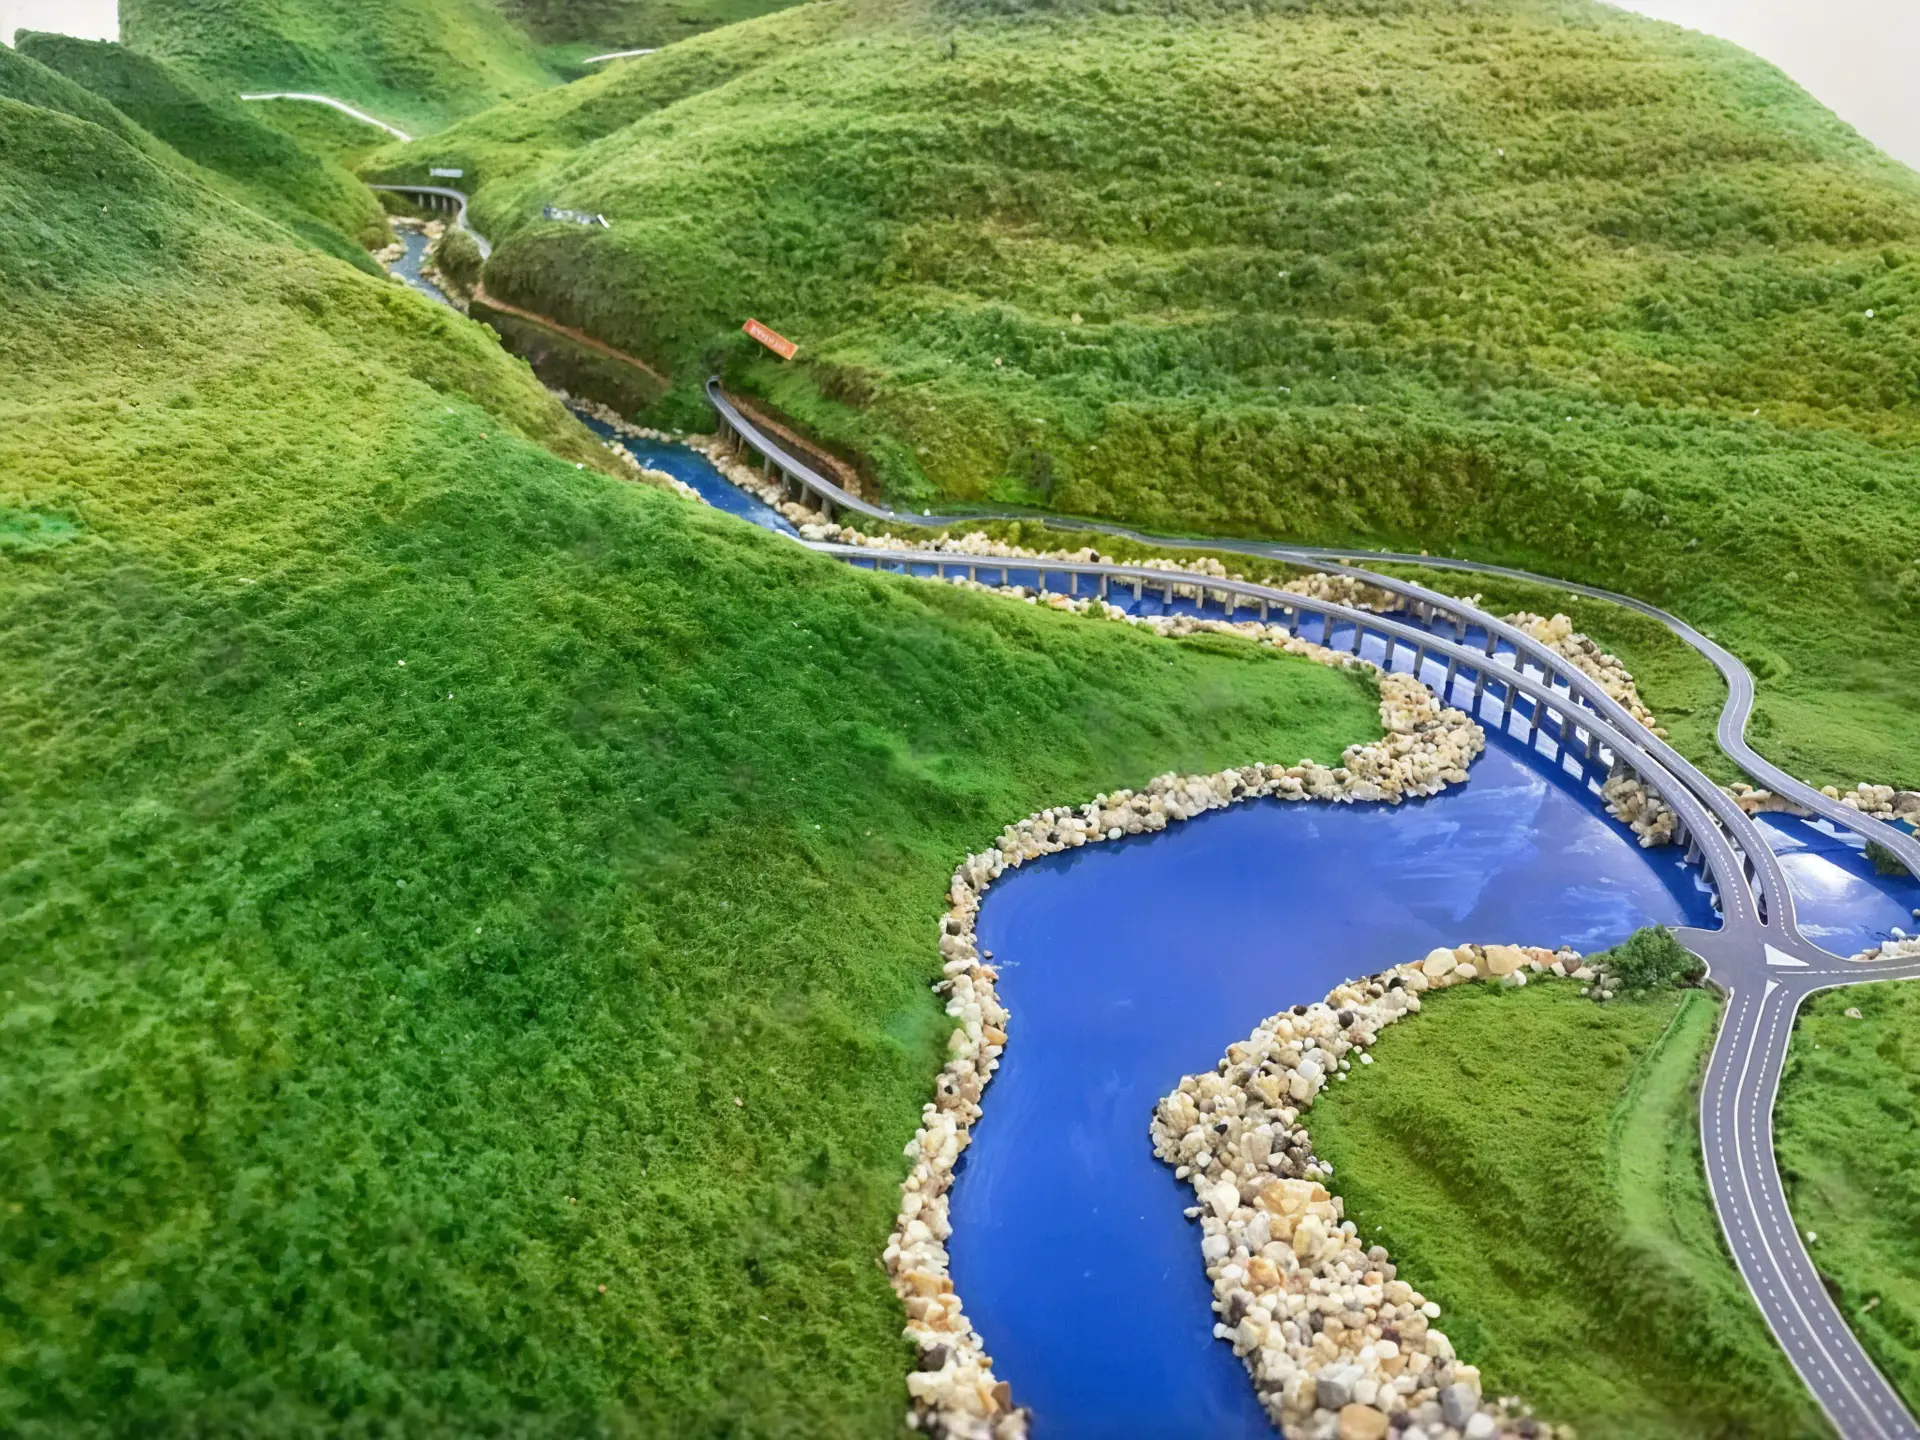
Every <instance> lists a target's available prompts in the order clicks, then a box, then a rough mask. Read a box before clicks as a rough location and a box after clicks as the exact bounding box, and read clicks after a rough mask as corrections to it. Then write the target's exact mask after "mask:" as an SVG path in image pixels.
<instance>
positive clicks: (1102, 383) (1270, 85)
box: [369, 0, 1920, 785]
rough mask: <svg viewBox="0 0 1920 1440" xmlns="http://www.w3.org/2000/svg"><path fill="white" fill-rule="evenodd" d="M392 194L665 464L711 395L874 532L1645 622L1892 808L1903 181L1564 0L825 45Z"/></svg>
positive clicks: (803, 31) (1919, 250) (1787, 88)
mask: <svg viewBox="0 0 1920 1440" xmlns="http://www.w3.org/2000/svg"><path fill="white" fill-rule="evenodd" d="M429 162H431V163H444V164H454V165H459V166H461V167H463V168H464V169H465V170H466V171H467V176H468V181H469V183H472V184H475V185H476V186H477V195H476V200H475V217H476V223H478V224H479V225H480V227H481V228H482V229H483V230H485V231H486V232H487V234H488V235H489V236H491V237H492V238H493V239H494V240H495V242H496V244H497V245H498V250H497V252H496V255H495V258H494V260H493V262H492V264H491V265H490V266H489V269H488V272H487V279H486V283H487V287H488V289H489V290H490V291H492V292H493V293H495V294H497V295H499V296H501V297H502V298H503V299H506V300H509V301H512V302H514V303H516V304H520V305H523V306H525V307H526V308H528V309H531V310H535V311H538V312H540V313H542V314H545V315H549V316H552V317H554V318H556V319H558V320H560V321H561V322H563V323H567V324H572V325H577V326H579V327H580V328H583V329H585V330H587V331H589V332H590V333H592V334H594V335H596V336H598V337H599V338H600V339H602V340H604V341H606V342H607V343H609V344H612V345H615V346H617V347H619V348H621V349H623V350H627V351H630V352H633V353H636V354H639V355H642V356H644V357H646V358H647V359H649V360H650V361H651V362H653V363H655V364H656V365H658V366H659V367H660V368H662V369H665V370H668V371H670V372H671V373H673V374H675V375H676V376H678V377H682V379H683V380H684V382H685V385H686V386H687V389H686V390H685V391H684V393H683V394H682V395H681V396H680V397H679V400H678V405H679V408H678V409H676V410H673V411H672V412H671V416H672V418H673V419H674V422H675V423H691V422H692V418H693V416H694V414H695V408H694V407H695V405H696V403H697V395H696V394H695V393H694V391H693V388H692V387H693V386H694V385H696V384H697V382H698V380H699V379H701V378H702V377H703V376H704V374H705V368H704V366H703V363H702V362H703V361H705V360H706V359H709V358H718V359H719V360H721V361H722V363H723V364H724V366H725V368H726V369H727V371H728V374H729V380H730V383H732V384H735V385H737V386H739V387H741V388H744V389H746V390H750V391H753V392H757V393H758V394H760V395H761V396H762V397H763V398H765V399H766V400H768V401H770V402H771V403H772V404H774V405H775V406H777V407H778V408H779V409H780V410H781V411H782V412H784V413H785V414H786V415H787V416H788V417H789V418H791V419H793V420H795V421H797V422H799V423H800V424H802V425H803V426H804V427H805V428H807V429H808V430H809V431H811V432H812V433H813V434H815V435H816V436H818V437H819V438H821V439H822V440H823V441H824V442H827V443H829V444H831V445H833V446H835V447H836V448H837V449H839V450H840V451H842V452H843V453H845V454H847V455H849V456H854V457H858V458H859V459H860V461H861V463H862V464H863V466H864V467H865V468H866V469H867V470H868V472H869V473H870V475H871V477H872V478H873V479H874V480H875V481H876V482H878V483H879V484H880V485H881V486H882V487H883V488H884V489H885V490H886V491H887V493H889V494H890V495H892V496H893V497H894V498H896V499H897V500H901V501H909V502H918V501H921V500H930V499H931V498H932V497H934V496H935V495H944V496H949V497H956V498H977V497H983V496H991V497H996V498H999V499H1003V500H1016V501H1027V502H1031V503H1034V504H1036V505H1042V506H1045V507H1048V508H1051V509H1054V510H1057V511H1064V512H1071V513H1080V514H1090V515H1100V516H1107V517H1113V518H1123V519H1126V520H1129V521H1133V522H1136V523H1138V524H1141V525H1143V526H1147V527H1151V528H1162V529H1168V530H1178V531H1183V532H1187V533H1221V534H1242V535H1272V536H1284V537H1288V538H1294V539H1308V540H1318V541H1323V542H1329V543H1331V542H1334V541H1347V542H1352V541H1356V540H1361V541H1380V542H1391V543H1394V544H1395V545H1396V546H1399V547H1404V548H1408V549H1418V548H1421V547H1423V546H1424V547H1429V548H1433V549H1436V550H1442V549H1444V550H1447V551H1449V552H1453V553H1461V554H1470V555H1474V556H1478V557H1481V558H1489V559H1500V560H1505V561H1508V562H1511V563H1517V564H1520V565H1523V566H1524V567H1526V568H1529V569H1532V570H1535V571H1540V572H1545V573H1551V574H1560V575H1565V576H1566V577H1567V578H1569V579H1579V580H1586V581H1591V582H1594V583H1598V584H1602V585H1605V586H1608V587H1610V588H1614V589H1620V590H1625V591H1629V592H1632V593H1635V594H1639V595H1643V596H1645V597H1646V598H1648V599H1650V600H1654V601H1656V602H1658V603H1660V604H1662V605H1663V606H1666V607H1667V608H1669V609H1673V610H1676V611H1677V612H1679V613H1681V614H1683V615H1685V616H1686V617H1687V618H1688V619H1689V620H1691V621H1692V622H1694V623H1695V624H1698V625H1703V626H1705V627H1707V628H1709V629H1711V630H1712V631H1713V632H1714V634H1715V635H1716V636H1717V637H1718V638H1720V639H1721V640H1722V641H1723V642H1725V643H1728V644H1730V645H1732V646H1733V647H1734V648H1735V649H1737V650H1738V651H1739V652H1740V653H1741V654H1742V655H1743V657H1744V658H1746V659H1747V661H1748V662H1749V664H1750V665H1752V666H1754V667H1755V669H1756V671H1757V672H1758V673H1760V675H1761V677H1762V680H1763V686H1764V689H1763V697H1762V704H1761V708H1760V712H1759V714H1758V715H1757V716H1756V720H1755V726H1754V734H1755V738H1756V741H1757V742H1758V743H1759V744H1760V745H1761V747H1762V748H1763V749H1765V750H1766V751H1767V753H1768V754H1769V755H1770V756H1772V758H1774V759H1775V760H1776V761H1778V762H1779V763H1781V764H1783V765H1785V766H1786V767H1787V768H1789V769H1791V770H1794V771H1796V772H1797V773H1801V774H1803V775H1805V776H1807V777H1808V778H1810V779H1812V780H1814V781H1815V782H1816V783H1818V782H1820V781H1826V780H1832V781H1837V782H1838V783H1840V784H1842V785H1848V784H1852V783H1853V782H1854V781H1856V780H1859V779H1861V778H1872V779H1876V780H1883V781H1887V782H1890V783H1901V784H1911V783H1915V782H1916V781H1920V771H1917V770H1916V766H1920V718H1916V717H1920V706H1916V704H1915V701H1916V699H1920V694H1917V693H1916V691H1915V689H1914V683H1915V682H1914V674H1915V672H1914V669H1913V666H1912V665H1911V657H1910V655H1909V653H1908V651H1909V642H1908V638H1907V637H1908V636H1909V635H1910V634H1911V632H1912V630H1913V628H1914V627H1915V626H1916V625H1920V559H1917V558H1916V557H1920V520H1916V518H1915V517H1916V516H1920V457H1917V456H1916V448H1915V447H1916V441H1920V428H1917V427H1916V410H1915V406H1916V400H1917V399H1920V359H1917V358H1916V357H1920V329H1917V328H1916V327H1920V307H1916V305H1915V303H1914V301H1915V292H1916V287H1917V286H1920V178H1916V177H1915V176H1914V175H1913V174H1912V173H1911V172H1909V171H1907V170H1905V169H1904V168H1902V167H1900V166H1898V165H1897V164H1895V163H1894V162H1892V161H1890V160H1888V159H1887V158H1886V157H1885V156H1882V155H1880V154H1879V153H1878V152H1876V151H1874V150H1873V149H1872V148H1871V147H1870V146H1868V145H1867V144H1865V142H1863V141H1861V140H1860V139H1859V137H1858V136H1856V135H1854V134H1853V132H1852V131H1850V130H1849V129H1847V127H1846V126H1844V125H1843V124H1842V123H1841V122H1839V121H1838V120H1837V119H1835V118H1834V117H1833V116H1832V115H1831V114H1829V113H1828V112H1826V111H1825V110H1823V109H1822V108H1821V107H1819V106H1818V105H1817V104H1816V103H1815V102H1814V101H1812V100H1811V99H1810V98H1809V97H1808V96H1806V95H1805V94H1804V93H1803V92H1801V91H1800V90H1798V89H1797V88H1796V87H1795V86H1793V85H1792V84H1791V83H1790V82H1789V81H1787V80H1786V79H1785V77H1784V76H1782V75H1780V74H1779V72H1777V71H1775V70H1773V69H1772V68H1771V67H1769V66H1767V65H1765V64H1764V63H1762V62H1760V61H1758V60H1756V59H1754V58H1753V57H1752V56H1749V55H1746V54H1744V53H1743V52H1740V51H1738V50H1736V49H1734V48H1733V47H1731V46H1728V45H1725V44H1722V43H1720V42H1717V41H1712V40H1709V39H1707V38H1705V37H1701V36H1698V35H1691V34H1688V33H1686V32H1682V31H1679V30H1677V29H1674V28H1672V27H1668V26H1663V25H1659V24H1656V23H1653V22H1650V21H1646V20H1644V19H1641V18H1639V17H1636V16H1632V15H1628V14H1624V13H1621V12H1618V11H1614V10H1612V9H1609V8H1607V7H1604V6H1599V5H1593V4H1588V3H1585V0H1499V3H1495V4H1489V5H1482V6H1476V7H1472V9H1471V10H1468V9H1465V8H1462V7H1459V6H1456V5H1451V4H1446V3H1441V0H1399V3H1392V4H1384V5H1366V6H1359V5H1344V4H1331V3H1330V4H1312V5H1301V6H1297V7H1285V8H1281V9H1275V10H1272V11H1267V12H1257V13H1250V12H1228V11H1225V10H1216V9H1214V8H1212V7H1209V6H1204V5H1203V6H1199V7H1191V6H1189V7H1172V6H1169V7H1157V6H1156V7H1139V8H1135V9H1133V10H1132V11H1130V13H1128V14H1126V15H1114V14H1104V13H1094V12H1092V11H1088V10H1081V9H1078V8H1075V7H1062V8H1058V9H1050V8H1044V7H1027V6H1018V5H1006V6H991V7H963V6H959V5H953V4H924V3H912V0H882V3H877V4H875V3H863V4H854V3H848V0H831V3H826V4H819V5H809V6H805V7H801V8H798V9H795V10H791V11H787V12H783V13H781V14H778V15H774V16H770V17H767V18H765V19H762V20H758V21H753V22H749V23H746V24H743V25H738V26H733V27H729V28H728V29H726V30H724V31H720V32H716V33H714V34H710V35H706V36H701V37H698V38H696V39H693V40H689V41H686V42H683V43H682V44H679V45H676V46H674V47H672V48H671V49H670V50H668V51H664V52H662V53H661V54H659V55H655V56H650V57H648V58H647V59H646V60H645V61H642V62H635V63H632V64H629V65H625V66H621V67H616V68H615V69H614V70H613V71H611V72H610V73H608V74H605V75H600V76H595V77H592V78H589V79H587V80H583V81H580V82H578V83H576V84H574V85H570V86H567V87H565V88H564V89H561V90H556V91H552V92H548V93H545V94H542V95H539V96H535V97H532V98H530V99H528V100H525V101H523V102H520V103H517V104H514V105H510V106H504V107H501V108H499V109H496V110H494V111H491V112H489V113H487V114H484V115H480V116H476V117H474V118H472V119H470V120H468V121H466V122H464V123H463V124H461V125H459V126H457V127H455V128H453V129H452V130H450V131H448V132H446V133H444V134H442V135H439V136H436V137H434V138H433V140H432V142H431V143H430V144H429V145H424V146H416V147H414V148H412V149H405V148H390V149H388V150H386V151H383V152H381V153H380V154H378V155H376V156H375V157H374V158H373V159H372V161H370V162H369V173H377V174H380V175H384V176H398V175H403V174H404V175H411V176H417V175H418V173H419V172H420V171H421V170H422V169H423V168H424V167H425V165H426V164H428V163H429ZM549 203H551V204H555V205H561V206H567V207H572V208H575V209H579V210H583V211H589V212H602V213H605V214H606V215H608V216H609V217H611V219H612V221H613V228H612V229H610V230H599V229H585V228H582V227H579V226H574V225H567V224H564V223H555V222H547V221H543V220H541V218H540V213H541V208H542V206H543V205H546V204H549ZM749 315H752V316H755V317H757V318H759V319H761V320H763V321H766V322H767V323H769V324H771V325H773V326H774V327H775V328H776V329H779V330H781V331H782V332H783V333H785V334H788V335H789V336H791V337H792V338H794V339H796V340H797V341H798V342H799V344H800V347H801V350H800V358H799V359H798V360H797V361H796V362H795V363H794V364H792V365H786V366H783V365H781V364H779V363H778V362H775V361H773V360H772V359H770V358H769V357H767V356H766V355H765V354H764V353H763V352H760V351H758V350H757V348H756V347H754V346H753V345H752V343H751V342H750V341H747V340H746V339H745V338H744V337H742V336H740V335H739V333H738V327H739V325H740V323H741V321H742V320H743V319H744V318H746V317H747V316H749Z"/></svg>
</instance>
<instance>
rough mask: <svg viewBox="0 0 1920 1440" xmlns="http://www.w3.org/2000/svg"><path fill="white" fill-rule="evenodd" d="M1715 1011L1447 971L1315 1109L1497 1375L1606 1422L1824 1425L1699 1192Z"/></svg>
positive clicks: (1479, 1360)
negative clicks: (1458, 980)
mask: <svg viewBox="0 0 1920 1440" xmlns="http://www.w3.org/2000/svg"><path fill="white" fill-rule="evenodd" d="M1717 1019H1718V1012H1717V1007H1716V1005H1715V1003H1714V1001H1713V999H1712V998H1711V997H1710V996H1709V995H1708V994H1706V993H1705V992H1702V991H1699V990H1689V991H1684V992H1676V991H1673V990H1661V991H1657V992H1654V993H1652V994H1642V995H1639V996H1636V997H1634V998H1632V999H1621V1000H1615V1001H1612V1002H1610V1003H1608V1004H1607V1005H1605V1006H1604V1007H1603V1006H1598V1005H1595V1004H1594V1003H1593V1001H1591V1000H1588V999H1584V998H1583V997H1581V996H1580V995H1578V994H1576V993H1574V988H1573V987H1572V986H1570V985H1551V984H1548V985H1534V986H1529V987H1528V988H1526V989H1524V990H1502V989H1495V988H1493V987H1490V986H1489V987H1479V986H1475V987H1471V988H1469V989H1465V990H1449V991H1446V992H1445V993H1443V994H1440V995H1438V996H1436V997H1434V998H1433V999H1431V1000H1430V1001H1429V1002H1428V1008H1427V1010H1426V1011H1425V1012H1423V1013H1422V1015H1421V1016H1420V1018H1419V1019H1417V1020H1414V1021H1411V1022H1409V1023H1406V1024H1402V1025H1397V1026H1395V1027H1394V1028H1393V1029H1391V1030H1389V1031H1387V1032H1386V1033H1385V1034H1384V1035H1382V1036H1381V1038H1380V1044H1379V1046H1378V1048H1377V1050H1376V1052H1375V1053H1376V1055H1377V1057H1378V1061H1379V1063H1378V1064H1375V1065H1372V1066H1367V1067H1356V1069H1355V1072H1354V1074H1353V1076H1352V1077H1351V1079H1352V1083H1351V1084H1347V1085H1338V1086H1335V1087H1333V1088H1332V1089H1330V1090H1328V1091H1327V1092H1326V1093H1325V1094H1324V1095H1323V1096H1322V1097H1321V1098H1320V1099H1319V1101H1318V1102H1317V1103H1316V1104H1315V1106H1314V1108H1313V1110H1312V1112H1311V1113H1310V1115H1309V1116H1308V1117H1307V1118H1308V1124H1309V1126H1310V1128H1311V1130H1312V1132H1313V1139H1314V1149H1315V1150H1316V1151H1317V1152H1318V1153H1319V1154H1320V1155H1322V1156H1324V1157H1325V1158H1326V1160H1327V1161H1328V1163H1329V1164H1331V1165H1332V1166H1333V1170H1334V1175H1335V1176H1336V1177H1337V1179H1336V1180H1335V1182H1334V1184H1335V1187H1336V1188H1337V1189H1338V1190H1339V1191H1340V1192H1341V1194H1342V1195H1343V1196H1345V1198H1346V1202H1347V1214H1348V1216H1349V1218H1351V1219H1352V1220H1353V1221H1354V1222H1355V1223H1356V1224H1357V1225H1359V1226H1360V1229H1361V1234H1362V1235H1363V1236H1364V1237H1365V1238H1366V1239H1367V1240H1369V1241H1373V1240H1378V1241H1379V1242H1380V1243H1381V1244H1383V1245H1385V1246H1386V1247H1387V1248H1388V1249H1389V1250H1391V1251H1392V1252H1393V1257H1394V1261H1395V1263H1396V1264H1397V1265H1398V1266H1399V1271H1400V1278H1402V1279H1403V1280H1406V1281H1408V1282H1409V1283H1410V1284H1412V1285H1413V1286H1414V1287H1415V1288H1417V1289H1419V1290H1421V1291H1423V1292H1424V1293H1426V1294H1427V1295H1429V1296H1430V1297H1432V1298H1433V1299H1435V1300H1437V1301H1439V1303H1440V1305H1441V1307H1442V1313H1441V1318H1440V1320H1439V1322H1438V1323H1439V1324H1440V1326H1441V1327H1442V1328H1443V1329H1444V1330H1445V1331H1446V1333H1447V1335H1448V1337H1449V1338H1450V1339H1451V1340H1452V1341H1453V1343H1454V1344H1455V1346H1456V1347H1458V1348H1459V1350H1460V1351H1461V1352H1462V1353H1463V1354H1464V1355H1468V1356H1471V1357H1472V1358H1473V1361H1474V1363H1475V1364H1477V1365H1478V1366H1479V1367H1480V1368H1481V1371H1482V1373H1483V1376H1484V1382H1485V1385H1486V1391H1487V1393H1488V1394H1490V1395H1518V1396H1521V1397H1522V1398H1523V1399H1525V1400H1526V1401H1527V1402H1528V1403H1529V1404H1531V1405H1532V1406H1533V1407H1534V1408H1535V1409H1536V1411H1537V1412H1538V1413H1539V1415H1540V1416H1541V1418H1543V1419H1547V1420H1551V1421H1554V1422H1556V1423H1565V1424H1570V1425H1571V1426H1572V1427H1573V1429H1574V1431H1575V1433H1576V1434H1579V1435H1589V1436H1604V1437H1606V1440H1641V1437H1644V1440H1679V1437H1698V1440H1731V1437H1735V1436H1743V1437H1760V1436H1769V1437H1782V1440H1785V1437H1808V1440H1811V1437H1815V1436H1824V1435H1826V1434H1827V1433H1828V1432H1827V1429H1826V1426H1825V1425H1824V1423H1823V1422H1822V1420H1821V1417H1820V1412H1819V1410H1818V1408H1817V1407H1816V1406H1815V1404H1814V1402H1813V1399H1812V1397H1811V1396H1810V1395H1809V1394H1808V1393H1807V1391H1806V1389H1805V1387H1804V1386H1803V1385H1802V1384H1801V1383H1800V1379H1799V1377H1798V1376H1797V1375H1795V1374H1794V1372H1793V1369H1792V1367H1791V1366H1789V1365H1788V1364H1787V1360H1786V1356H1785V1355H1783V1354H1782V1353H1781V1351H1780V1348H1779V1346H1778V1344H1777V1343H1776V1342H1775V1341H1774V1339H1773V1336H1772V1335H1771V1334H1770V1333H1769V1332H1768V1330H1767V1326H1766V1322H1765V1321H1764V1320H1763V1319H1762V1318H1761V1316H1760V1312H1759V1311H1758V1310H1757V1309H1756V1308H1755V1307H1754V1304H1753V1301H1752V1298H1751V1297H1750V1296H1749V1295H1748V1294H1747V1290H1746V1286H1745V1284H1744V1283H1743V1282H1742V1280H1741V1279H1740V1272H1739V1271H1738V1270H1737V1269H1735V1268H1734V1264H1733V1258H1732V1257H1731V1256H1730V1255H1729V1254H1728V1253H1727V1250H1726V1245H1725V1242H1724V1241H1723V1240H1722V1239H1721V1234H1720V1224H1719V1221H1718V1220H1717V1219H1716V1218H1715V1217H1714V1213H1713V1205H1712V1202H1711V1200H1710V1198H1709V1196H1708V1193H1707V1178H1706V1172H1705V1169H1704V1167H1703V1166H1702V1164H1701V1161H1700V1129H1699V1120H1698V1114H1699V1087H1698V1081H1699V1075H1700V1069H1701V1065H1702V1063H1703V1060H1704V1057H1705V1055H1706V1052H1707V1049H1708V1047H1709V1046H1711V1044H1712V1043H1713V1033H1714V1028H1715V1025H1716V1023H1717Z"/></svg>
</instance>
